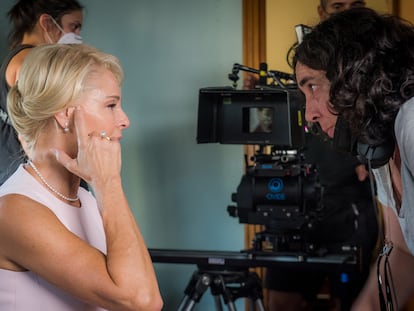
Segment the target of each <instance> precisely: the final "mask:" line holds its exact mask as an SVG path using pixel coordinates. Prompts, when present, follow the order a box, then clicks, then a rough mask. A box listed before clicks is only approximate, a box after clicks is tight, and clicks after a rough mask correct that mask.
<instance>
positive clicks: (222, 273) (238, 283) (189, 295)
mask: <svg viewBox="0 0 414 311" xmlns="http://www.w3.org/2000/svg"><path fill="white" fill-rule="evenodd" d="M209 287H210V290H211V294H212V295H213V298H214V303H215V306H216V310H217V311H222V310H223V305H222V301H221V299H223V301H224V303H225V304H226V305H227V307H228V310H229V311H236V306H235V303H234V301H235V300H236V299H237V298H240V297H247V298H248V299H249V310H252V311H253V310H256V309H255V306H256V307H257V310H259V311H265V309H264V306H263V301H262V299H263V294H262V285H261V281H260V278H259V276H258V275H257V274H256V273H254V272H250V271H249V270H248V269H244V270H236V271H228V270H214V269H211V268H207V269H199V270H196V271H195V272H194V273H193V275H192V277H191V279H190V281H189V283H188V285H187V287H186V289H185V290H184V294H185V295H184V297H183V299H182V301H181V303H180V305H179V307H178V311H190V310H192V309H193V308H194V307H195V304H196V303H197V302H199V301H200V299H201V297H202V296H203V294H204V292H205V291H206V290H207V288H209Z"/></svg>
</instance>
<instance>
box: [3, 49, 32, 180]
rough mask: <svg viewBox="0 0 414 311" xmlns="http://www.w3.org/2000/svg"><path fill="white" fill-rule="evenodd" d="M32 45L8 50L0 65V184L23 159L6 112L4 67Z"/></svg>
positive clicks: (6, 88) (7, 87)
mask: <svg viewBox="0 0 414 311" xmlns="http://www.w3.org/2000/svg"><path fill="white" fill-rule="evenodd" d="M32 47H33V46H32V45H20V46H17V47H16V48H15V49H13V50H11V51H10V52H9V54H8V55H7V56H6V57H5V59H4V60H3V63H2V65H1V67H0V185H1V184H3V183H4V181H5V180H6V179H7V178H8V177H9V176H10V175H11V174H13V173H14V172H15V171H16V169H17V167H18V166H19V165H20V163H22V162H23V161H25V157H24V153H23V151H22V148H21V145H20V142H19V140H18V138H17V135H16V132H15V130H14V128H13V127H12V125H11V123H10V119H9V117H8V114H7V93H8V92H9V89H10V87H9V85H8V84H7V81H6V69H7V66H8V64H9V63H10V60H11V59H12V58H13V56H15V55H16V54H17V53H19V52H20V51H21V50H23V49H28V48H32Z"/></svg>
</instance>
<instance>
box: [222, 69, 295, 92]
mask: <svg viewBox="0 0 414 311" xmlns="http://www.w3.org/2000/svg"><path fill="white" fill-rule="evenodd" d="M240 70H241V71H246V72H250V73H254V74H258V75H259V87H266V86H268V85H267V83H266V82H267V78H272V79H273V83H275V82H276V84H277V85H279V86H280V87H281V88H282V89H286V88H288V87H292V86H293V87H295V86H296V83H295V78H294V76H293V75H292V74H290V73H286V72H282V71H277V70H267V63H260V68H259V69H255V68H251V67H248V66H244V65H241V64H238V63H235V64H234V65H233V68H232V70H231V73H229V75H228V78H229V80H231V81H233V87H234V88H237V81H238V80H239V71H240ZM282 80H285V81H287V82H290V83H286V82H283V81H282Z"/></svg>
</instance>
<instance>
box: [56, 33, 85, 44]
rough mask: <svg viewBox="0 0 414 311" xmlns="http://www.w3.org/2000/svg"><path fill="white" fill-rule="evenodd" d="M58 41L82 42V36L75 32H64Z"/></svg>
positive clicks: (67, 42)
mask: <svg viewBox="0 0 414 311" xmlns="http://www.w3.org/2000/svg"><path fill="white" fill-rule="evenodd" d="M57 43H62V44H81V43H82V37H81V36H79V35H77V34H76V33H74V32H63V36H62V37H60V39H59V40H58V42H57Z"/></svg>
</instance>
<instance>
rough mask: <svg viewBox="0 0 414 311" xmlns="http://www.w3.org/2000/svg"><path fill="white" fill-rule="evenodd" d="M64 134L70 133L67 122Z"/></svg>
mask: <svg viewBox="0 0 414 311" xmlns="http://www.w3.org/2000/svg"><path fill="white" fill-rule="evenodd" d="M63 132H64V133H69V124H68V122H67V121H66V123H65V127H64V128H63Z"/></svg>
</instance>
